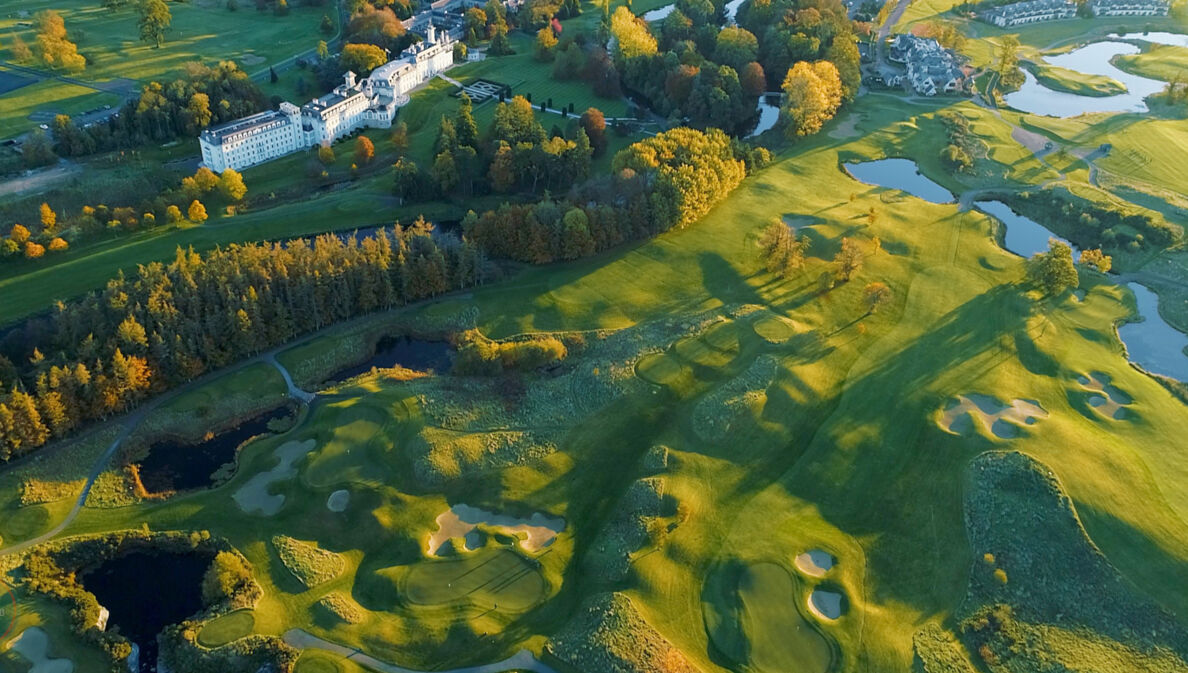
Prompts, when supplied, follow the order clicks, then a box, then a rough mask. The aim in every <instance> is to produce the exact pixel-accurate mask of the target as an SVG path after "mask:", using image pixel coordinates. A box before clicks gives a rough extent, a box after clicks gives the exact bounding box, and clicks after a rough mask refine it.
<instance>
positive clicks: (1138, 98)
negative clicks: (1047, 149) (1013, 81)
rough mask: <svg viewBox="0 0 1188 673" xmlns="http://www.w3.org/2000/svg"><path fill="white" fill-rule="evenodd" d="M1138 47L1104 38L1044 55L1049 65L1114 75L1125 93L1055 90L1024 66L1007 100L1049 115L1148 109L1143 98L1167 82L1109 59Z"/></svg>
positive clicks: (1016, 105) (1133, 51)
mask: <svg viewBox="0 0 1188 673" xmlns="http://www.w3.org/2000/svg"><path fill="white" fill-rule="evenodd" d="M1140 51H1141V49H1139V48H1138V47H1137V46H1135V45H1133V44H1130V43H1129V42H1116V41H1109V40H1107V41H1105V42H1094V43H1093V44H1089V45H1086V46H1084V47H1081V48H1079V49H1074V50H1072V51H1070V52H1068V53H1067V54H1060V55H1058V56H1051V57H1048V58H1045V59H1044V60H1045V61H1046V62H1047V63H1048V64H1049V65H1053V66H1057V67H1060V68H1067V69H1069V70H1075V71H1077V72H1081V73H1085V74H1088V75H1103V76H1105V77H1111V78H1113V79H1116V80H1118V81H1119V82H1121V83H1122V84H1125V85H1126V93H1122V94H1118V95H1116V96H1079V95H1077V94H1074V93H1068V92H1064V91H1054V90H1052V89H1049V88H1048V87H1046V86H1044V85H1043V84H1040V83H1039V81H1038V80H1036V78H1035V76H1034V75H1032V74H1031V73H1030V72H1028V71H1027V70H1026V69H1024V71H1023V74H1024V77H1025V81H1024V83H1023V86H1022V87H1020V88H1019V90H1018V91H1015V92H1012V93H1009V94H1007V95H1006V96H1005V99H1006V102H1007V104H1008V105H1010V106H1011V107H1013V108H1015V109H1016V110H1022V111H1023V112H1030V113H1032V114H1040V115H1047V116H1049V117H1075V116H1077V115H1080V114H1085V113H1088V112H1147V111H1148V109H1147V104H1146V102H1144V101H1143V99H1144V98H1146V97H1147V96H1150V95H1151V94H1155V93H1159V92H1160V91H1163V88H1164V87H1165V86H1166V85H1167V84H1166V82H1161V81H1159V80H1155V79H1147V78H1146V77H1139V76H1138V75H1132V74H1130V73H1128V72H1126V71H1124V70H1122V69H1120V68H1117V67H1115V66H1114V65H1113V64H1112V63H1110V59H1112V58H1113V57H1115V56H1118V55H1121V54H1137V53H1139V52H1140Z"/></svg>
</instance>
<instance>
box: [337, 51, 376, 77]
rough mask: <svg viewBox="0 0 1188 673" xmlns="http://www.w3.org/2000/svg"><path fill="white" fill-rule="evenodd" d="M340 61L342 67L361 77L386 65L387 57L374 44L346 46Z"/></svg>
mask: <svg viewBox="0 0 1188 673" xmlns="http://www.w3.org/2000/svg"><path fill="white" fill-rule="evenodd" d="M340 60H341V64H342V67H344V68H346V69H347V70H351V71H353V72H355V73H356V74H358V75H361V76H362V75H367V74H369V73H370V72H371V71H372V70H375V69H376V68H378V67H380V66H381V65H383V64H385V63H387V62H388V55H387V54H386V53H384V50H383V49H380V48H379V47H377V46H375V45H374V44H348V45H346V46H345V47H343V48H342V56H341V57H340Z"/></svg>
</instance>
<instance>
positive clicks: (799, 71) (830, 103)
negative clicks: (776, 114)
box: [783, 61, 842, 138]
mask: <svg viewBox="0 0 1188 673" xmlns="http://www.w3.org/2000/svg"><path fill="white" fill-rule="evenodd" d="M783 89H784V107H783V113H784V115H785V116H786V117H787V118H788V127H787V135H788V137H790V138H800V137H803V136H807V135H812V134H814V133H816V132H818V131H820V130H821V127H822V126H824V124H825V122H827V121H829V120H830V119H832V118H833V115H834V114H835V113H836V112H837V109H838V107H840V106H841V101H842V86H841V79H840V78H839V76H838V73H837V68H836V67H834V65H833V64H832V63H830V62H829V61H817V62H815V63H808V62H806V61H800V62H798V63H796V65H794V66H792V68H791V69H789V70H788V75H787V76H786V77H785V78H784V86H783Z"/></svg>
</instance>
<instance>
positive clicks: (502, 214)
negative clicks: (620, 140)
mask: <svg viewBox="0 0 1188 673" xmlns="http://www.w3.org/2000/svg"><path fill="white" fill-rule="evenodd" d="M766 156H767V155H766V152H765V151H759V153H758V155H754V154H753V153H752V150H751V149H750V148H749V147H746V146H744V145H743V144H741V143H738V142H737V141H732V140H731V139H730V138H729V137H728V136H727V135H726V134H725V133H723V132H722V131H720V130H718V129H710V130H709V131H706V132H702V131H698V130H696V129H691V128H684V127H682V128H676V129H673V130H670V131H667V132H665V133H661V134H660V135H658V136H655V137H653V138H647V139H645V140H642V141H640V142H637V143H635V144H633V145H631V146H630V147H628V148H626V149H624V150H622V151H621V152H620V153H619V154H618V155H616V157H615V159H614V173H613V175H611V176H602V177H598V178H595V179H593V180H590V181H587V182H586V183H584V184H583V185H581V186H580V187H578V188H576V189H575V190H574V191H573V192H572V193H571V195H570V196H569V198H567V199H564V200H561V201H557V200H553V199H550V198H546V199H544V200H542V201H540V202H539V203H536V204H504V205H503V206H501V207H499V208H498V209H495V210H488V211H486V212H484V213H482V214H481V215H480V214H478V213H475V212H473V211H472V212H470V213H468V214H467V216H466V219H465V220H464V221H463V230H464V232H465V234H466V237H467V238H468V239H469V240H473V241H474V242H475V243H477V244H478V245H480V246H482V247H483V249H485V250H487V251H488V252H490V253H491V254H493V255H496V256H499V257H506V258H510V259H515V260H519V261H524V262H531V263H537V264H540V263H547V262H551V261H554V260H558V259H577V258H579V257H584V256H587V255H590V254H593V253H595V252H598V251H600V250H606V249H608V248H610V247H613V246H615V245H618V244H620V243H623V242H625V241H629V240H638V239H642V238H645V237H648V236H653V235H655V234H658V233H660V232H663V231H666V230H668V229H670V228H673V227H682V226H685V225H687V224H688V223H690V222H692V221H693V220H695V219H697V218H698V217H700V216H702V215H704V214H705V213H706V212H707V211H708V210H709V209H710V208H712V207H713V206H714V205H715V204H716V203H718V202H719V201H721V200H722V199H723V198H725V197H726V196H727V195H728V194H729V193H730V192H731V191H732V190H733V189H734V188H735V187H736V186H737V185H738V184H739V182H741V181H742V179H743V177H744V176H745V174H746V171H747V168H748V166H752V167H754V166H757V165H759V164H760V163H762V162H763V161H765V160H766Z"/></svg>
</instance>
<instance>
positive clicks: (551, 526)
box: [429, 504, 565, 556]
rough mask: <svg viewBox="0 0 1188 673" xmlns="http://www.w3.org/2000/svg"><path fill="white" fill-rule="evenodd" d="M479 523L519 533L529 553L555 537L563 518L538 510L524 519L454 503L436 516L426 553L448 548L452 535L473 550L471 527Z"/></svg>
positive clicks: (475, 540) (475, 539)
mask: <svg viewBox="0 0 1188 673" xmlns="http://www.w3.org/2000/svg"><path fill="white" fill-rule="evenodd" d="M480 524H481V525H484V526H488V527H491V528H495V529H498V530H499V531H500V532H502V533H507V534H508V535H513V536H516V537H519V534H520V533H523V534H524V535H526V536H527V537H524V538H521V539H520V546H521V547H523V548H524V550H525V551H530V552H535V551H538V550H540V549H543V548H545V547H547V546H549V545H550V544H552V543H553V540H554V539H555V538H556V537H557V533H560V532H561V531H563V530H565V519H561V518H553V517H550V516H546V515H544V514H541V513H539V512H538V513H536V514H533V515H532V516H531V517H529V518H527V519H520V518H517V517H514V516H508V515H505V514H493V513H491V512H488V511H485V510H482V509H479V508H477V507H471V506H470V505H462V504H458V505H454V506H453V507H451V508H449V509H447V510H446V511H444V512H442V513H441V514H439V515H437V531H436V532H435V533H433V535H431V536H430V537H429V555H430V556H433V555H435V554H437V553H438V551H449V550H450V549H451V548H452V545H451V546H447V543H449V542H450V540H453V539H456V538H462V539H463V540H464V542H463V545H464V547H465V549H467V550H471V549H476V548H477V547H478V545H479V542H480V539H481V536H479V535H478V533H477V531H475V529H476V528H477V527H478V526H479V525H480Z"/></svg>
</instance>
